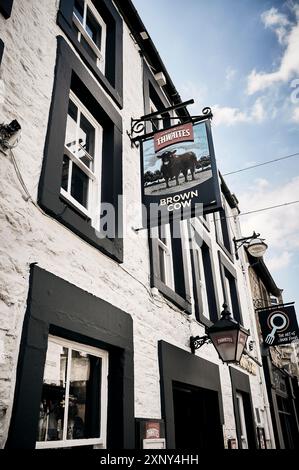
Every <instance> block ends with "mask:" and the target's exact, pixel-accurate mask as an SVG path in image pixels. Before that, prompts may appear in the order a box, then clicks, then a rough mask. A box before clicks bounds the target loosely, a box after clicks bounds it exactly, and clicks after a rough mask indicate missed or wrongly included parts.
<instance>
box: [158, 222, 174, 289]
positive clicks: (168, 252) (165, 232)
mask: <svg viewBox="0 0 299 470" xmlns="http://www.w3.org/2000/svg"><path fill="white" fill-rule="evenodd" d="M160 228H161V232H162V238H164V240H165V242H166V243H164V242H163V241H162V240H161V238H160V237H159V230H158V228H157V229H156V230H155V232H156V233H155V236H156V238H157V242H158V256H159V266H161V264H160V256H161V252H160V248H161V249H162V251H163V256H164V267H165V270H164V279H165V284H166V285H167V286H168V287H170V288H171V289H174V275H173V257H172V242H171V232H170V225H169V224H167V225H161V227H160Z"/></svg>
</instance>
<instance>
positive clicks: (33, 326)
mask: <svg viewBox="0 0 299 470" xmlns="http://www.w3.org/2000/svg"><path fill="white" fill-rule="evenodd" d="M49 335H53V336H57V337H60V338H64V339H66V340H69V341H72V342H75V343H80V344H86V345H87V346H91V347H95V348H98V349H103V350H106V351H108V353H109V377H108V416H107V422H108V427H107V447H108V449H110V448H116V449H131V448H134V445H135V427H134V363H133V321H132V318H131V317H130V315H128V314H127V313H126V312H123V311H121V310H119V309H118V308H116V307H115V306H114V305H111V304H109V303H108V302H105V301H104V300H102V299H99V298H97V297H95V296H94V295H91V294H89V293H88V292H85V291H83V290H82V289H80V288H78V287H76V286H74V285H73V284H70V283H68V282H66V281H65V280H63V279H61V278H58V277H57V276H55V275H53V274H51V273H49V272H47V271H45V270H43V269H41V268H39V267H38V266H36V265H32V266H31V272H30V285H29V293H28V301H27V310H26V315H25V319H24V327H23V332H22V340H21V346H20V354H19V361H18V370H17V378H16V388H15V396H14V406H13V412H12V419H11V423H10V431H9V437H8V441H7V444H6V447H7V448H9V449H34V448H35V444H36V438H37V428H38V420H39V413H40V400H41V396H42V387H43V375H44V367H45V361H46V353H47V343H48V336H49Z"/></svg>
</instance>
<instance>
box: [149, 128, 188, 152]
mask: <svg viewBox="0 0 299 470" xmlns="http://www.w3.org/2000/svg"><path fill="white" fill-rule="evenodd" d="M178 142H194V132H193V125H192V124H191V123H189V124H183V125H182V126H177V127H172V128H171V129H168V130H165V131H161V132H158V133H157V134H155V135H154V144H155V152H156V153H157V152H159V151H160V150H162V149H164V148H165V147H168V146H169V145H173V144H176V143H178Z"/></svg>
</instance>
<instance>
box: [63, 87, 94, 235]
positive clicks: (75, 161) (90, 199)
mask: <svg viewBox="0 0 299 470" xmlns="http://www.w3.org/2000/svg"><path fill="white" fill-rule="evenodd" d="M70 100H71V101H72V102H73V103H74V105H75V106H76V107H77V109H78V116H77V123H76V124H77V125H76V146H77V143H78V142H79V129H80V118H81V114H83V116H84V117H85V118H86V119H87V120H88V121H89V122H90V124H91V125H92V126H93V127H94V129H95V148H94V157H91V156H90V155H89V154H88V152H86V151H85V150H84V149H83V147H82V150H83V151H84V152H85V155H86V156H87V158H89V159H90V160H91V161H93V171H92V170H91V169H90V168H88V167H87V166H86V165H85V164H84V163H83V162H82V161H81V160H80V159H79V158H78V157H77V156H76V155H75V154H74V153H73V152H72V151H71V150H70V149H69V148H68V147H67V146H66V145H65V144H64V154H65V155H66V156H67V157H68V158H69V160H70V162H69V172H68V190H67V191H66V190H65V189H63V188H62V187H61V188H60V194H61V195H62V196H63V197H64V198H66V199H67V200H68V201H69V202H70V203H71V204H72V205H74V206H75V207H76V208H77V209H79V210H80V211H81V212H82V213H83V214H84V215H86V216H87V217H89V218H90V219H91V223H92V226H94V227H96V228H97V225H98V221H99V216H100V202H101V201H100V194H101V173H102V171H101V170H102V148H103V128H102V126H101V125H100V124H99V123H98V122H97V121H96V120H95V118H94V117H93V116H92V114H91V113H90V112H89V111H88V109H87V108H86V107H85V106H84V105H83V104H82V103H81V101H80V100H79V98H78V97H77V96H76V95H75V94H74V93H73V92H72V91H71V92H70ZM73 165H77V166H78V167H79V168H80V170H82V171H83V172H84V173H85V175H86V176H87V177H88V179H89V181H88V194H87V209H86V207H84V206H82V204H80V203H79V202H78V201H77V200H76V199H75V198H74V197H73V196H72V195H71V183H72V173H73V171H72V170H73Z"/></svg>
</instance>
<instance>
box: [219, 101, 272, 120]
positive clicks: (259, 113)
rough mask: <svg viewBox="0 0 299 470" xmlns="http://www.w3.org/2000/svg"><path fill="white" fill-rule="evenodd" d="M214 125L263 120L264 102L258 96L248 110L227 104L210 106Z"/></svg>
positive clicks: (264, 112)
mask: <svg viewBox="0 0 299 470" xmlns="http://www.w3.org/2000/svg"><path fill="white" fill-rule="evenodd" d="M212 111H213V114H214V119H215V121H214V122H215V125H216V126H219V125H225V126H233V125H235V124H241V123H246V122H247V123H248V122H257V123H261V122H263V121H264V120H265V119H266V117H267V113H266V111H265V103H264V99H263V98H258V99H257V100H256V101H255V103H254V104H253V106H252V108H250V109H249V110H245V111H241V110H240V109H239V108H231V107H229V106H219V105H218V104H216V105H214V106H212Z"/></svg>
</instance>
